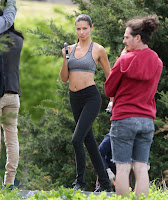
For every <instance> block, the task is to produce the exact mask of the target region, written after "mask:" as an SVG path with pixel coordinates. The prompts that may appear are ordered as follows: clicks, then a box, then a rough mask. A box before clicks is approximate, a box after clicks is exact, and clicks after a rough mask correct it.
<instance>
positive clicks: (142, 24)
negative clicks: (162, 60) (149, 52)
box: [125, 15, 160, 44]
mask: <svg viewBox="0 0 168 200" xmlns="http://www.w3.org/2000/svg"><path fill="white" fill-rule="evenodd" d="M125 25H126V27H130V28H131V33H130V34H131V35H132V36H133V37H134V36H136V35H140V36H141V40H142V42H143V43H144V44H149V42H150V41H151V40H152V36H153V32H154V31H155V30H156V29H157V28H158V27H159V26H160V23H159V20H158V17H157V16H156V15H152V16H148V17H142V18H134V19H131V20H129V21H127V22H126V23H125Z"/></svg>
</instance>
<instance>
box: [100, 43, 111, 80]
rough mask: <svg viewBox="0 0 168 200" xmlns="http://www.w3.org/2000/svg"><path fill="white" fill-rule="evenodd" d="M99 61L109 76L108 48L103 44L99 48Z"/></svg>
mask: <svg viewBox="0 0 168 200" xmlns="http://www.w3.org/2000/svg"><path fill="white" fill-rule="evenodd" d="M99 62H100V64H101V66H102V67H103V70H104V73H105V76H106V78H107V77H108V76H109V74H110V70H111V69H110V63H109V60H108V57H107V53H106V50H105V48H104V47H103V46H100V48H99Z"/></svg>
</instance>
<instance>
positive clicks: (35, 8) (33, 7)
mask: <svg viewBox="0 0 168 200" xmlns="http://www.w3.org/2000/svg"><path fill="white" fill-rule="evenodd" d="M58 2H59V3H58V4H55V3H48V2H41V1H20V0H17V9H18V12H17V15H16V21H17V20H18V19H20V18H23V19H26V18H27V17H29V18H41V19H46V18H57V17H58V14H57V15H56V13H55V12H54V8H64V12H65V13H72V12H73V11H74V10H76V9H77V6H76V5H65V4H63V5H61V4H60V1H58Z"/></svg>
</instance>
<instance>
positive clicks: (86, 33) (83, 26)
mask: <svg viewBox="0 0 168 200" xmlns="http://www.w3.org/2000/svg"><path fill="white" fill-rule="evenodd" d="M75 28H76V34H77V36H78V38H79V40H86V39H88V38H90V34H91V32H92V30H93V26H92V27H90V25H89V23H88V22H87V21H79V22H76V24H75Z"/></svg>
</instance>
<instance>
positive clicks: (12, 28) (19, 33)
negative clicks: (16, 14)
mask: <svg viewBox="0 0 168 200" xmlns="http://www.w3.org/2000/svg"><path fill="white" fill-rule="evenodd" d="M8 31H10V32H13V33H15V34H16V35H18V36H20V37H21V38H22V39H23V40H24V36H23V34H22V32H21V31H18V30H16V29H15V27H14V23H13V25H12V26H11V27H10V28H9V29H8Z"/></svg>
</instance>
